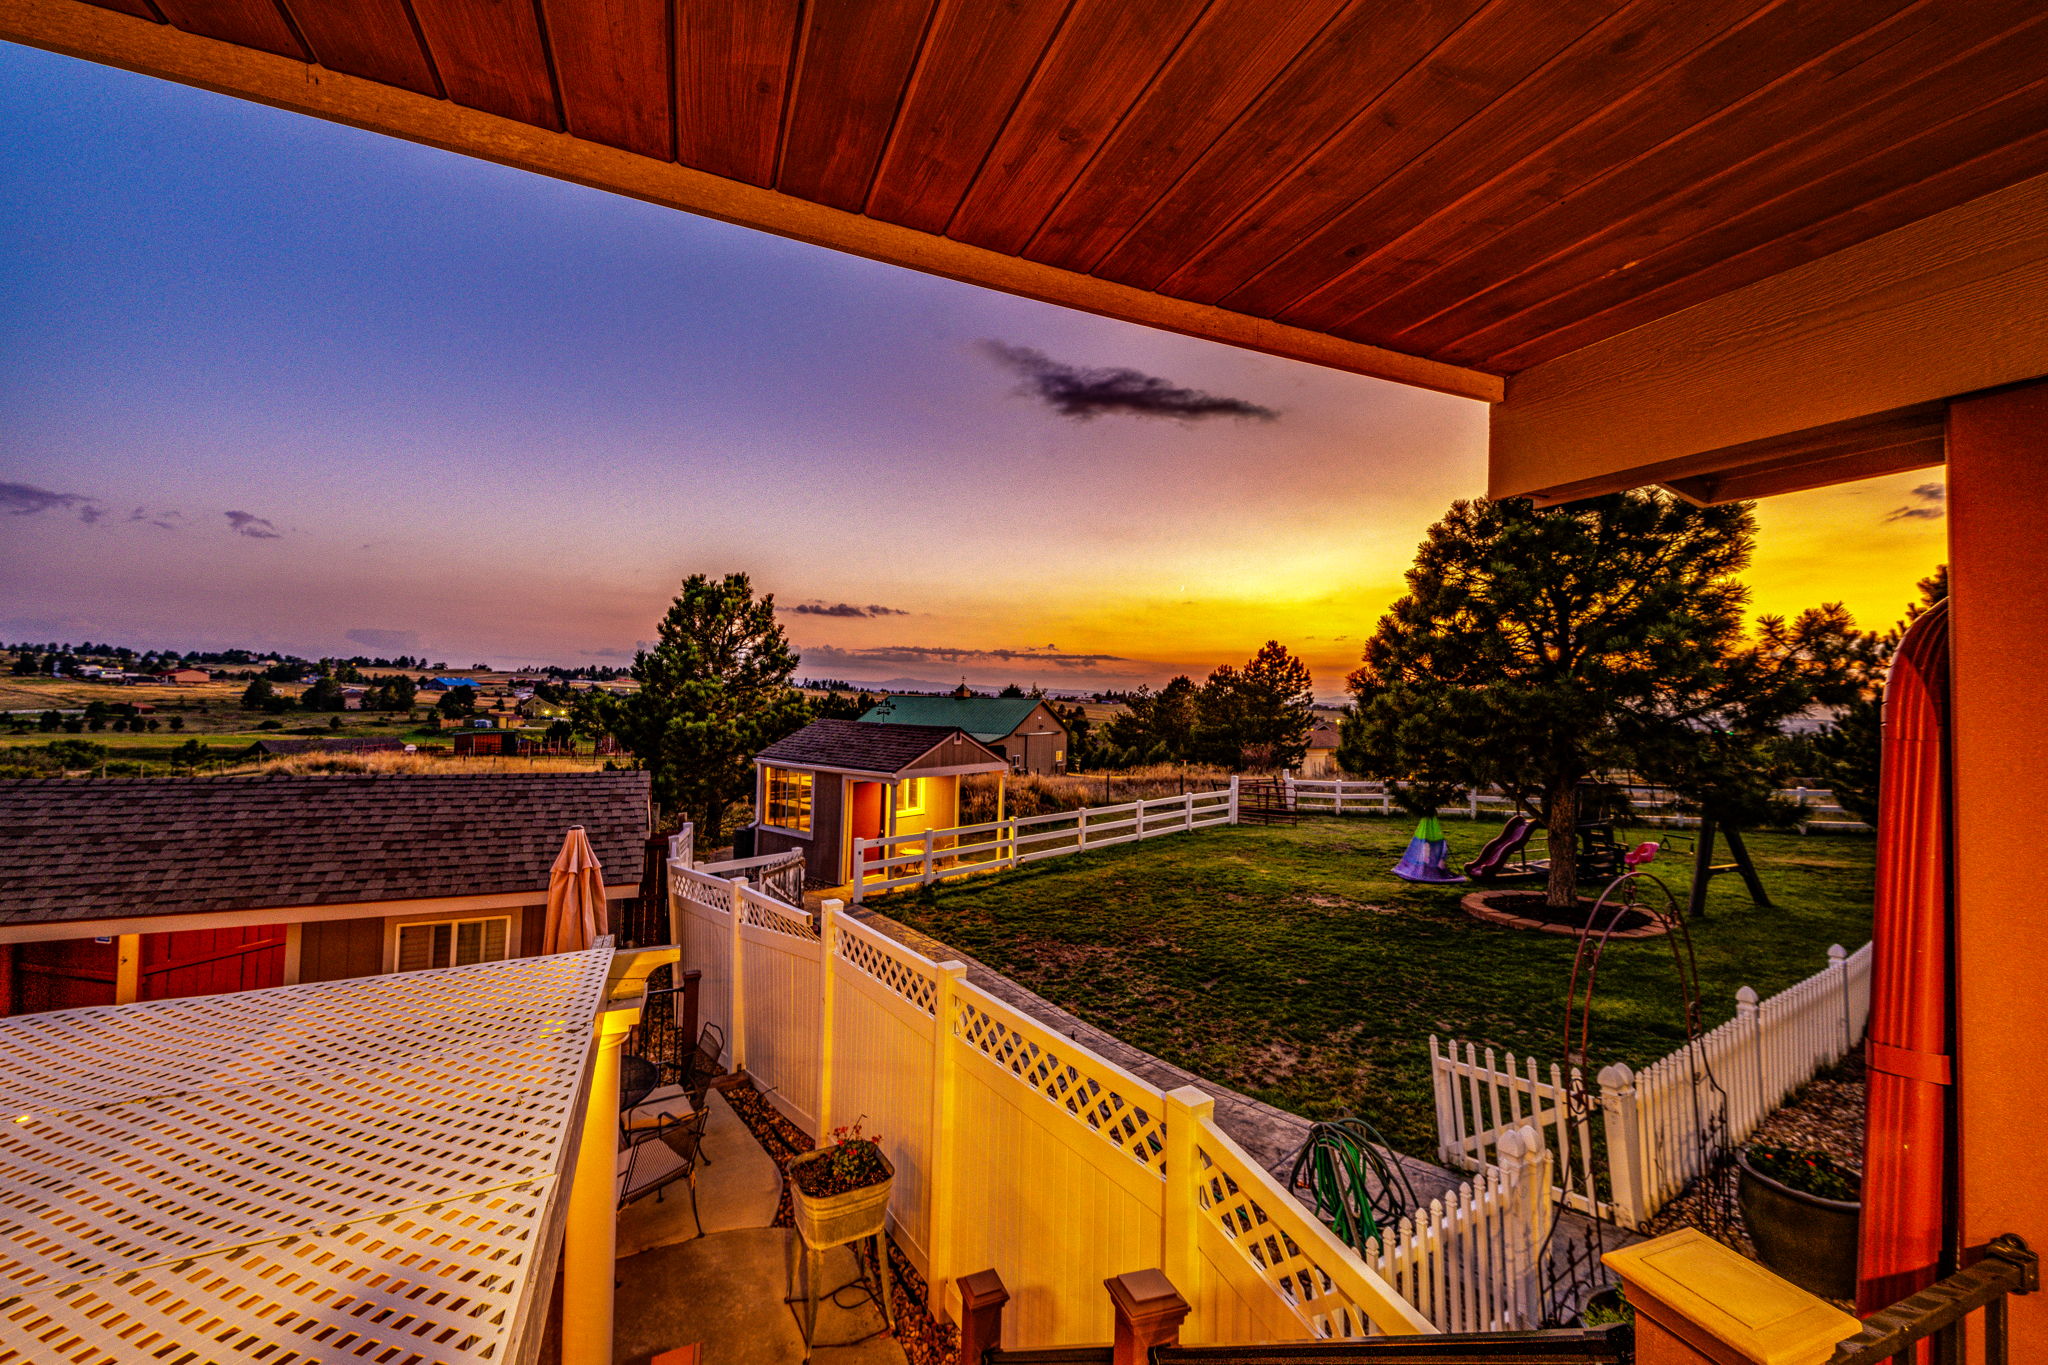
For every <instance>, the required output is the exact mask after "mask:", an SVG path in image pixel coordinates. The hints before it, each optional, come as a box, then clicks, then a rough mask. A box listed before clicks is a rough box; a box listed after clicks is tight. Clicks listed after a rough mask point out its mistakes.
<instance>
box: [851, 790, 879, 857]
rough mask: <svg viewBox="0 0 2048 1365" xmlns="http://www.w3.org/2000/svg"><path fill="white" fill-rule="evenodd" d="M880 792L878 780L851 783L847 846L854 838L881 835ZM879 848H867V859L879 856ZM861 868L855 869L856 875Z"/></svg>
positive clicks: (869, 837)
mask: <svg viewBox="0 0 2048 1365" xmlns="http://www.w3.org/2000/svg"><path fill="white" fill-rule="evenodd" d="M882 792H883V787H882V784H881V783H879V782H856V783H854V784H853V805H852V809H851V810H850V811H849V812H848V819H847V822H846V839H847V844H846V846H847V848H849V849H851V848H852V847H853V841H854V840H855V839H879V838H881V837H882ZM881 856H882V855H881V853H880V851H879V850H876V849H873V848H870V849H868V850H867V861H868V862H873V861H874V860H875V859H877V858H879V857H881ZM860 871H861V870H858V869H857V870H856V875H859V874H860Z"/></svg>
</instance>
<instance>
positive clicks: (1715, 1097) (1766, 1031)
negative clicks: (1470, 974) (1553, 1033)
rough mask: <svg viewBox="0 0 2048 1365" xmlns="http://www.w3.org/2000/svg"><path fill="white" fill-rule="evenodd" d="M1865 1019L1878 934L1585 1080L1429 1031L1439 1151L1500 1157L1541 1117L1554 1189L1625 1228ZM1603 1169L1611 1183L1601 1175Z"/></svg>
mask: <svg viewBox="0 0 2048 1365" xmlns="http://www.w3.org/2000/svg"><path fill="white" fill-rule="evenodd" d="M1869 1018H1870V945H1869V944H1867V943H1866V944H1864V945H1863V946H1862V947H1861V948H1858V949H1857V950H1856V951H1855V952H1853V953H1851V952H1848V951H1847V950H1846V949H1844V948H1842V947H1841V946H1840V945H1839V944H1838V945H1836V946H1835V947H1833V948H1830V949H1828V965H1827V966H1826V968H1824V969H1823V970H1821V971H1819V972H1816V973H1815V974H1814V975H1812V976H1809V977H1807V978H1806V979H1805V980H1804V981H1801V982H1798V983H1797V984H1795V985H1792V986H1789V987H1787V988H1786V989H1785V990H1782V991H1780V992H1778V994H1776V995H1774V996H1771V997H1770V998H1769V999H1767V1000H1759V999H1758V998H1757V994H1756V992H1755V991H1754V990H1752V989H1750V988H1749V987H1748V986H1744V987H1743V988H1742V989H1740V990H1739V991H1737V992H1736V993H1735V1017H1734V1018H1733V1019H1730V1020H1729V1021H1728V1022H1726V1023H1724V1024H1722V1025H1721V1026H1720V1027H1719V1028H1716V1029H1714V1030H1713V1031H1711V1032H1709V1033H1707V1034H1705V1035H1703V1036H1702V1037H1701V1038H1700V1039H1698V1040H1697V1041H1696V1042H1694V1043H1691V1044H1688V1045H1687V1046H1685V1047H1682V1048H1680V1049H1679V1050H1678V1051H1676V1052H1673V1053H1671V1054H1670V1055H1669V1056H1667V1057H1664V1058H1662V1059H1660V1060H1659V1061H1657V1062H1654V1063H1652V1064H1651V1065H1649V1066H1647V1067H1645V1068H1643V1070H1642V1071H1641V1072H1640V1073H1638V1072H1635V1071H1632V1070H1630V1069H1629V1068H1628V1067H1626V1066H1623V1065H1620V1064H1616V1065H1614V1066H1609V1067H1607V1068H1605V1069H1604V1070H1602V1071H1601V1072H1600V1073H1599V1076H1598V1078H1597V1086H1594V1085H1589V1084H1588V1082H1587V1080H1586V1078H1585V1076H1584V1075H1583V1073H1581V1072H1580V1071H1579V1070H1578V1069H1577V1068H1571V1069H1569V1070H1566V1069H1564V1068H1560V1067H1558V1066H1555V1065H1553V1066H1551V1067H1549V1069H1548V1073H1547V1075H1539V1073H1538V1064H1537V1063H1536V1062H1534V1061H1533V1060H1528V1059H1523V1060H1522V1061H1521V1062H1517V1060H1516V1059H1515V1057H1514V1054H1512V1053H1509V1054H1506V1056H1505V1057H1503V1058H1502V1059H1500V1061H1498V1062H1496V1059H1495V1055H1494V1053H1493V1051H1492V1049H1490V1048H1489V1049H1486V1050H1485V1051H1484V1052H1481V1051H1479V1050H1478V1049H1475V1048H1474V1047H1473V1045H1472V1044H1470V1043H1461V1042H1457V1041H1452V1042H1451V1043H1449V1044H1448V1045H1444V1044H1440V1043H1439V1042H1438V1041H1437V1039H1435V1038H1433V1037H1432V1038H1431V1039H1430V1074H1431V1081H1432V1085H1433V1088H1434V1091H1435V1098H1436V1119H1437V1152H1438V1155H1439V1156H1440V1157H1441V1159H1442V1160H1443V1162H1444V1164H1446V1165H1449V1166H1455V1167H1461V1168H1463V1169H1466V1170H1480V1169H1484V1168H1485V1167H1487V1166H1489V1165H1492V1164H1496V1163H1498V1161H1499V1160H1500V1157H1499V1155H1498V1151H1499V1148H1500V1145H1501V1140H1502V1137H1503V1136H1504V1135H1505V1134H1509V1133H1513V1132H1516V1131H1518V1130H1519V1129H1520V1128H1521V1127H1522V1126H1523V1125H1525V1124H1531V1123H1533V1124H1536V1125H1538V1126H1540V1127H1542V1128H1543V1129H1544V1131H1545V1132H1546V1133H1548V1134H1550V1135H1551V1137H1552V1140H1553V1142H1554V1144H1555V1147H1556V1152H1555V1155H1556V1160H1557V1165H1556V1170H1557V1172H1558V1178H1557V1183H1556V1185H1555V1186H1554V1187H1553V1193H1554V1194H1555V1195H1556V1197H1557V1198H1559V1199H1560V1200H1562V1201H1564V1202H1565V1203H1567V1204H1569V1205H1571V1206H1572V1207H1574V1208H1577V1209H1580V1210H1582V1211H1584V1212H1588V1213H1592V1214H1594V1215H1596V1216H1598V1217H1602V1218H1611V1219H1612V1220H1614V1221H1615V1222H1617V1223H1620V1224H1622V1225H1623V1226H1627V1227H1639V1226H1642V1225H1643V1224H1645V1223H1647V1222H1648V1221H1649V1220H1650V1218H1651V1217H1652V1216H1654V1215H1655V1214H1656V1212H1657V1211H1658V1210H1659V1209H1661V1208H1663V1207H1664V1205H1666V1204H1667V1203H1669V1202H1670V1201H1671V1200H1672V1199H1673V1198H1674V1197H1675V1196H1676V1195H1677V1194H1678V1193H1679V1191H1681V1190H1683V1189H1684V1188H1685V1186H1686V1185H1687V1183H1688V1182H1690V1181H1691V1180H1693V1179H1694V1178H1695V1177H1697V1176H1699V1175H1701V1174H1703V1173H1704V1172H1705V1170H1706V1169H1707V1165H1708V1163H1709V1162H1710V1161H1711V1160H1712V1157H1713V1154H1714V1152H1715V1151H1716V1150H1717V1149H1718V1148H1720V1147H1721V1146H1723V1145H1730V1144H1735V1143H1740V1142H1743V1141H1746V1140H1747V1139H1748V1138H1749V1136H1750V1134H1752V1133H1754V1132H1755V1131H1756V1130H1757V1127H1758V1125H1760V1124H1761V1123H1762V1122H1763V1121H1764V1120H1765V1119H1766V1118H1768V1117H1769V1116H1770V1115H1771V1113H1772V1112H1773V1111H1774V1110H1775V1109H1777V1108H1778V1106H1779V1105H1781V1104H1783V1103H1784V1101H1785V1099H1786V1098H1787V1097H1788V1096H1789V1095H1791V1093H1792V1092H1793V1091H1794V1090H1797V1089H1798V1088H1799V1087H1800V1086H1802V1085H1804V1084H1805V1083H1806V1082H1807V1081H1809V1080H1811V1079H1812V1078H1813V1077H1814V1075H1815V1074H1816V1073H1817V1072H1819V1071H1820V1070H1822V1069H1823V1068H1824V1067H1828V1066H1832V1065H1834V1064H1835V1063H1836V1062H1839V1061H1841V1060H1842V1059H1843V1058H1844V1057H1846V1056H1848V1055H1849V1053H1850V1052H1851V1051H1853V1050H1854V1049H1855V1047H1856V1045H1857V1043H1858V1042H1860V1041H1861V1039H1862V1037H1863V1030H1864V1027H1865V1025H1866V1024H1867V1023H1868V1022H1869ZM1574 1085H1576V1086H1579V1087H1582V1088H1584V1089H1585V1090H1586V1091H1587V1096H1588V1107H1589V1110H1590V1107H1591V1106H1593V1105H1597V1107H1598V1109H1599V1111H1600V1139H1601V1142H1600V1150H1598V1151H1596V1150H1595V1145H1594V1142H1593V1135H1592V1132H1591V1126H1590V1123H1589V1122H1588V1119H1589V1118H1590V1113H1588V1114H1587V1115H1585V1116H1582V1117H1579V1118H1576V1119H1574V1118H1571V1117H1570V1116H1569V1114H1568V1108H1567V1104H1566V1097H1567V1095H1568V1094H1569V1091H1570V1089H1571V1088H1572V1087H1573V1086H1574ZM1601 1174H1604V1175H1605V1176H1606V1180H1605V1182H1604V1184H1605V1189H1604V1190H1603V1189H1602V1188H1601V1184H1602V1183H1603V1182H1601V1181H1599V1180H1598V1179H1596V1177H1597V1176H1598V1175H1601Z"/></svg>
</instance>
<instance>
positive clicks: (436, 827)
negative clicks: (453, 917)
mask: <svg viewBox="0 0 2048 1365" xmlns="http://www.w3.org/2000/svg"><path fill="white" fill-rule="evenodd" d="M648 794H649V788H648V775H647V774H646V773H644V772H617V773H461V774H448V775H445V776H443V775H440V774H433V775H422V776H411V775H406V776H382V775H378V776H359V775H355V774H342V775H336V776H320V777H298V776H292V777H170V778H139V779H129V778H104V779H93V778H63V777H50V778H10V779H4V780H0V924H28V923H49V922H60V921H69V920H88V919H104V918H108V917H111V916H124V917H125V916H130V915H157V914H163V915H170V914H182V913H188V912H193V911H210V910H253V909H259V908H269V907H271V906H297V905H334V904H341V903H346V902H349V901H376V900H408V899H413V898H423V897H431V896H474V895H489V894H494V893H499V892H509V891H532V892H533V893H534V895H535V897H536V898H538V897H540V896H542V895H544V894H545V893H546V891H547V884H548V869H549V867H550V866H551V865H552V864H553V863H554V860H555V855H556V854H557V853H559V852H560V851H561V847H562V838H563V836H564V835H565V834H566V833H567V832H568V828H569V826H571V825H582V826H583V828H584V830H585V832H586V833H587V834H588V835H589V836H590V843H591V846H592V848H594V849H595V850H596V852H597V857H598V861H600V862H601V863H603V864H604V867H605V880H606V881H609V882H614V883H616V882H631V881H634V880H636V879H637V878H638V877H639V875H640V859H641V849H642V841H643V840H644V839H645V838H646V834H647V802H648Z"/></svg>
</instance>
